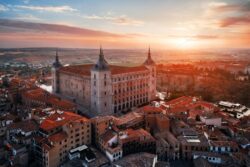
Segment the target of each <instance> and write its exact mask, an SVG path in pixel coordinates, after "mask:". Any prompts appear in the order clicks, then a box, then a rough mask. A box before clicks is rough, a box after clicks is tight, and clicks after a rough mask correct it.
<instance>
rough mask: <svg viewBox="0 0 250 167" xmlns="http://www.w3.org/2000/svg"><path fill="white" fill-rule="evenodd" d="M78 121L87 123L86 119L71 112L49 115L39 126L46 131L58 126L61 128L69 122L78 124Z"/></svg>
mask: <svg viewBox="0 0 250 167" xmlns="http://www.w3.org/2000/svg"><path fill="white" fill-rule="evenodd" d="M78 121H83V122H85V121H89V119H87V118H86V117H82V116H80V115H77V114H74V113H72V112H62V113H58V112H56V113H55V114H52V115H50V116H49V117H47V118H46V119H45V120H44V121H43V122H42V123H41V125H40V128H41V129H43V130H45V131H48V130H51V129H54V128H57V127H60V126H63V125H65V124H67V123H69V122H78Z"/></svg>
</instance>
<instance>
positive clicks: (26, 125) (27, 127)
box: [8, 120, 38, 132]
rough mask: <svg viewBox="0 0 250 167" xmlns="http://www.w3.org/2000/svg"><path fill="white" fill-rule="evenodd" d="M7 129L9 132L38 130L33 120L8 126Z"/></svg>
mask: <svg viewBox="0 0 250 167" xmlns="http://www.w3.org/2000/svg"><path fill="white" fill-rule="evenodd" d="M8 129H9V130H14V129H21V130H22V131H24V132H31V131H36V130H38V124H37V122H36V121H35V120H27V121H21V122H17V123H13V124H10V126H9V127H8Z"/></svg>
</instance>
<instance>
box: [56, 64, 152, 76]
mask: <svg viewBox="0 0 250 167" xmlns="http://www.w3.org/2000/svg"><path fill="white" fill-rule="evenodd" d="M93 66H94V64H85V65H74V66H67V67H62V68H61V69H60V70H59V71H61V72H65V73H71V74H76V75H84V76H90V72H91V69H92V67H93ZM109 69H110V70H111V74H113V75H115V74H122V73H130V72H138V71H148V69H147V68H146V67H145V66H136V67H125V66H115V65H109Z"/></svg>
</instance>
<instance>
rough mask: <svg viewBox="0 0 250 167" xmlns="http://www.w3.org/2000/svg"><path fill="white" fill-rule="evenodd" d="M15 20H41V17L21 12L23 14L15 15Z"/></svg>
mask: <svg viewBox="0 0 250 167" xmlns="http://www.w3.org/2000/svg"><path fill="white" fill-rule="evenodd" d="M15 19H16V20H23V21H41V20H42V19H40V18H38V17H35V16H33V15H31V14H23V15H17V16H16V17H15Z"/></svg>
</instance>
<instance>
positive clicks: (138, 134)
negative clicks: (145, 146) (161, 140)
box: [120, 128, 155, 143]
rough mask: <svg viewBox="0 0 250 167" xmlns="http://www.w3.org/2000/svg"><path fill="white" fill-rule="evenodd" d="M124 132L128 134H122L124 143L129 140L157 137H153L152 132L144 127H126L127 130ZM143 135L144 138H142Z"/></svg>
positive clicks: (121, 138)
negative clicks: (134, 128)
mask: <svg viewBox="0 0 250 167" xmlns="http://www.w3.org/2000/svg"><path fill="white" fill-rule="evenodd" d="M123 133H124V134H125V135H126V137H121V136H120V140H121V141H122V143H126V142H129V141H134V140H140V139H144V140H147V141H148V140H152V141H154V140H155V139H154V138H153V136H151V134H150V133H148V132H147V131H146V130H144V129H142V128H141V129H136V130H133V129H126V130H125V131H123ZM142 137H143V138H142Z"/></svg>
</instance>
